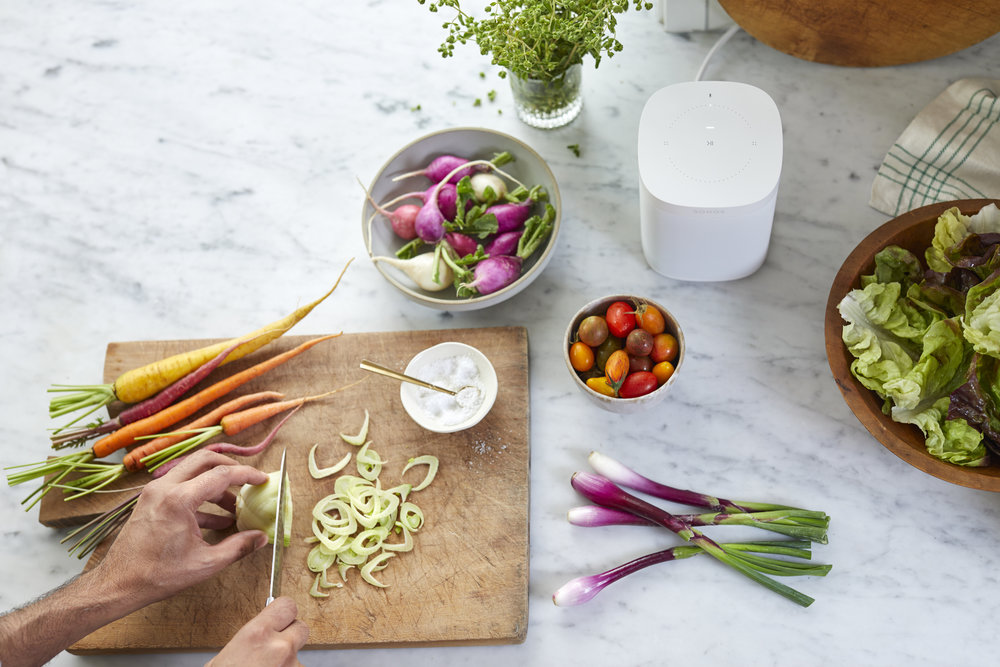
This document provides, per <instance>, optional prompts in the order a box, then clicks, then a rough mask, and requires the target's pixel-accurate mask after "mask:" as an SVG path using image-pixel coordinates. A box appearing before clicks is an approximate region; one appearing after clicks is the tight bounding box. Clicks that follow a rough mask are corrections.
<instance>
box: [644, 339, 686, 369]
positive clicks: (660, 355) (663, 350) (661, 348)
mask: <svg viewBox="0 0 1000 667" xmlns="http://www.w3.org/2000/svg"><path fill="white" fill-rule="evenodd" d="M679 349H680V348H679V344H678V342H677V339H676V338H675V337H674V336H673V334H668V333H661V334H657V335H655V336H653V351H652V352H650V353H649V356H650V357H652V358H653V362H654V363H657V364H658V363H660V362H661V361H673V360H674V359H676V358H677V352H678V350H679Z"/></svg>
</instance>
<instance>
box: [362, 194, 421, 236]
mask: <svg viewBox="0 0 1000 667" xmlns="http://www.w3.org/2000/svg"><path fill="white" fill-rule="evenodd" d="M365 196H366V197H368V202H369V203H370V204H371V205H372V208H374V209H375V211H376V212H378V213H380V214H382V215H384V216H385V217H387V218H389V223H390V224H391V225H392V231H394V232H396V236H398V237H400V238H402V239H406V240H407V241H410V240H412V239H415V238H416V237H417V232H416V230H415V229H414V223H415V222H416V219H417V213H419V212H420V207H419V206H417V205H416V204H403V205H402V206H397V207H396V208H395V209H394V210H392V211H390V210H389V209H388V208H385V207H384V206H380V205H378V204H377V203H375V200H374V199H372V197H371V195H370V194H368V192H367V191H366V192H365Z"/></svg>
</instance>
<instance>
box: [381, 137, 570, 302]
mask: <svg viewBox="0 0 1000 667" xmlns="http://www.w3.org/2000/svg"><path fill="white" fill-rule="evenodd" d="M561 212H562V202H561V200H560V196H559V187H558V185H557V184H556V179H555V176H553V174H552V171H551V170H550V169H549V167H548V165H547V164H546V163H545V160H543V159H542V158H541V156H540V155H538V153H536V152H535V151H534V150H533V149H532V148H530V147H529V146H528V145H527V144H525V143H523V142H521V141H520V140H518V139H516V138H514V137H512V136H509V135H506V134H503V133H502V132H496V131H494V130H487V129H483V128H452V129H447V130H442V131H438V132H433V133H431V134H428V135H426V136H423V137H420V138H419V139H416V140H415V141H413V142H411V143H409V144H407V145H406V146H404V147H403V148H401V149H400V150H399V151H397V152H396V153H395V154H394V155H393V156H392V157H390V158H389V159H388V160H387V161H386V163H385V164H384V165H383V166H382V168H381V169H379V171H378V173H377V174H376V175H375V177H374V178H373V179H372V181H371V184H370V185H369V186H368V188H367V192H366V194H365V201H364V206H363V209H362V218H361V219H362V235H363V237H364V241H365V247H366V249H367V250H368V254H369V256H370V257H371V259H372V262H373V263H374V265H375V268H376V269H377V270H378V271H379V273H381V274H382V276H383V277H384V278H385V279H386V280H387V281H388V282H389V284H390V285H392V286H393V287H394V288H396V289H397V290H399V291H400V292H402V293H403V294H404V295H405V296H406V297H408V298H409V299H411V300H412V301H415V302H416V303H419V304H422V305H424V306H427V307H430V308H435V309H438V310H447V311H465V310H476V309H480V308H486V307H488V306H492V305H494V304H497V303H500V302H502V301H505V300H507V299H509V298H510V297H512V296H514V295H515V294H518V293H519V292H521V291H522V290H523V289H524V288H526V287H527V286H528V285H530V284H531V283H532V282H533V281H534V280H535V279H536V278H537V277H538V275H539V274H540V273H541V272H542V270H543V269H544V268H545V266H546V265H547V264H548V263H549V261H550V260H551V259H552V255H553V251H554V248H555V244H556V238H557V237H558V235H559V225H560V219H561Z"/></svg>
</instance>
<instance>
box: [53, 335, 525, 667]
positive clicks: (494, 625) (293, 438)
mask: <svg viewBox="0 0 1000 667" xmlns="http://www.w3.org/2000/svg"><path fill="white" fill-rule="evenodd" d="M303 340H305V337H302V336H295V337H291V336H290V337H287V338H285V339H281V340H279V341H276V342H275V343H272V344H271V345H269V346H268V347H267V348H265V350H266V355H265V356H270V355H272V354H275V353H277V352H280V351H283V350H285V349H288V348H290V347H292V346H293V345H295V344H298V343H300V342H302V341H303ZM448 340H455V341H460V342H464V343H467V344H469V345H472V346H474V347H476V348H478V349H479V350H481V351H482V352H483V353H484V354H485V355H486V356H487V357H488V358H489V359H490V361H491V362H492V364H493V366H494V368H495V369H496V372H497V377H498V380H499V386H500V391H499V395H498V397H497V400H496V403H495V404H494V407H493V409H492V410H491V412H490V414H489V415H487V417H486V418H485V419H484V420H483V421H482V422H480V424H478V425H477V426H475V427H473V428H471V429H468V430H466V431H462V432H459V433H452V434H437V433H432V432H429V431H426V430H424V429H422V428H421V427H419V426H418V425H416V424H415V423H414V422H413V421H412V420H411V419H410V418H409V416H407V414H406V413H405V412H404V411H403V409H402V406H401V403H400V398H399V383H398V382H397V381H395V380H390V379H389V378H385V377H383V376H380V375H374V374H371V373H366V372H365V371H362V370H360V368H359V366H358V364H359V362H360V360H361V359H370V360H372V361H375V362H376V363H381V364H383V365H385V366H389V367H392V368H399V369H400V370H402V369H403V368H405V366H406V363H407V362H408V361H409V359H410V358H411V357H413V355H415V354H416V353H417V352H420V351H421V350H423V349H425V348H427V347H430V346H432V345H435V344H437V343H440V342H444V341H448ZM194 342H198V341H187V342H184V341H172V342H171V341H166V342H150V341H140V342H132V343H112V344H111V345H109V347H108V358H107V363H106V369H105V370H106V373H107V375H108V376H109V377H115V376H116V375H117V373H118V372H120V371H121V370H124V369H126V368H131V367H134V366H137V365H139V364H141V363H145V362H147V361H150V360H151V359H155V358H160V357H162V356H163V355H164V354H168V353H173V352H176V351H178V350H181V349H190V348H191V347H192V343H194ZM527 345H528V341H527V331H526V330H525V329H524V328H523V327H493V328H482V329H454V330H439V331H415V332H382V333H363V334H345V335H343V336H341V337H339V338H336V339H333V340H330V341H326V342H324V343H321V344H320V345H317V346H316V347H314V348H312V349H311V350H309V351H308V352H306V353H304V354H303V355H302V356H301V357H298V358H296V359H294V360H292V361H290V362H288V363H287V364H285V365H283V366H281V367H279V368H278V369H275V370H274V371H272V372H270V373H268V374H267V375H265V376H263V377H262V378H259V379H257V380H254V381H253V382H252V383H251V384H250V385H247V386H246V387H245V388H244V390H243V392H241V393H249V392H251V391H260V390H265V389H273V390H276V391H281V392H284V393H285V394H286V396H288V397H289V398H292V397H296V396H302V395H312V394H317V393H321V392H323V391H325V390H328V389H335V388H337V387H342V386H345V385H350V384H351V383H354V382H357V381H359V380H360V381H361V382H360V384H356V385H354V386H351V387H350V388H349V389H347V390H345V391H343V392H340V393H337V394H335V395H333V396H330V397H328V398H326V399H323V400H322V401H318V402H316V403H312V404H309V405H307V406H305V407H304V408H303V409H301V410H300V411H299V412H298V413H296V414H295V415H294V416H293V417H292V418H291V419H290V420H289V421H288V422H287V423H286V424H285V426H284V427H283V428H282V429H281V431H280V432H279V433H278V436H277V438H276V439H275V441H274V443H273V444H272V445H271V447H270V448H269V449H268V450H265V452H263V453H262V454H260V455H259V456H258V457H254V458H253V459H252V460H249V461H248V462H249V463H252V464H253V465H255V466H257V467H259V468H261V469H262V470H274V469H277V467H278V465H279V461H280V457H281V450H282V449H283V448H287V451H288V470H289V477H290V483H291V488H292V494H293V508H294V509H293V521H292V526H293V540H292V545H291V547H290V548H288V549H286V550H285V558H284V566H283V585H282V593H283V594H285V595H290V596H291V597H293V598H294V599H295V600H296V602H297V604H298V608H299V618H301V619H302V620H304V621H305V622H306V623H307V624H308V625H309V628H310V633H309V643H308V645H307V648H323V649H328V648H363V647H376V646H393V647H397V646H429V645H451V644H497V643H512V642H520V641H523V640H524V637H525V633H526V631H527V613H528V489H529V486H528V471H529V460H530V457H529V447H528V432H529V428H528V421H529V415H528V405H529V401H528V354H527ZM261 353H264V350H262V351H260V352H259V353H255V355H254V358H253V359H251V360H240V361H237V362H234V363H233V364H232V368H231V369H227V367H223V368H222V369H220V371H223V370H225V373H230V372H232V371H234V370H238V368H239V367H243V366H245V365H248V364H249V363H250V362H251V361H259V359H260V356H259V355H260V354H261ZM220 371H217V373H218V372H220ZM365 409H367V410H368V411H369V413H370V415H371V427H370V430H369V439H370V440H371V441H372V445H371V447H372V449H375V450H376V451H378V452H379V453H380V454H381V455H382V457H383V458H384V459H386V460H387V463H386V465H385V467H384V468H383V472H382V475H381V478H382V479H383V483H384V484H389V483H392V484H395V483H396V480H398V479H399V478H400V476H401V471H402V468H403V466H404V465H405V464H406V462H407V460H408V458H410V457H412V456H417V455H421V454H433V455H435V456H437V457H438V459H439V460H440V464H441V465H440V470H439V472H438V475H437V477H436V479H435V480H434V482H433V483H432V484H431V485H430V486H429V487H428V488H427V489H424V490H422V491H419V492H417V493H414V494H412V496H411V498H410V499H411V500H412V501H413V502H415V503H417V504H418V505H419V506H420V507H421V508H422V510H423V511H424V514H425V519H426V524H425V526H424V528H422V529H421V530H420V531H419V532H418V533H417V534H415V536H414V538H415V539H414V541H415V549H414V551H412V552H409V553H402V554H400V555H398V556H397V557H395V558H393V559H391V560H390V561H389V566H388V567H387V568H386V569H385V570H383V571H381V572H379V573H378V576H379V578H380V579H381V580H382V581H383V582H384V583H386V584H388V587H387V588H384V589H378V588H375V587H373V586H370V585H368V584H366V583H364V582H363V581H361V579H360V578H359V577H358V573H357V571H353V572H349V573H348V583H347V584H346V585H345V586H344V587H343V588H341V589H331V590H330V597H329V598H326V599H316V598H313V597H311V596H310V595H309V588H310V586H311V584H312V582H313V575H312V573H310V572H309V571H308V569H307V568H306V564H305V560H306V555H307V554H308V551H309V549H310V548H311V545H309V544H306V543H305V542H304V541H303V538H304V537H306V536H307V535H309V534H310V532H311V528H310V525H311V520H310V514H311V511H312V508H313V506H314V505H315V504H316V502H317V501H319V500H320V499H321V498H323V497H324V496H325V495H327V494H329V493H332V488H333V483H334V480H335V478H336V476H334V477H330V478H328V479H323V480H314V479H312V477H311V476H310V474H309V471H308V468H307V459H308V453H309V449H310V448H311V447H312V445H313V444H314V443H317V442H319V443H320V444H321V448H320V453H321V454H320V461H319V463H320V465H330V464H332V463H333V462H335V461H336V460H338V459H339V458H340V457H342V456H343V454H344V453H345V452H347V451H352V450H353V451H357V448H354V447H352V446H350V445H347V444H346V443H344V442H343V441H342V440H341V438H340V437H339V433H341V432H347V433H356V432H357V430H358V429H359V427H360V426H361V423H362V420H363V418H364V411H365ZM271 425H272V424H270V423H269V424H266V425H262V426H257V427H254V428H253V429H251V430H250V431H247V432H245V436H246V437H244V438H242V439H241V440H240V442H242V443H243V444H250V443H252V442H256V441H257V440H259V439H261V438H262V437H263V436H264V435H265V434H266V433H267V431H268V430H270V427H271ZM233 441H234V442H236V441H237V440H236V439H234V440H233ZM422 476H423V469H422V467H421V468H418V469H416V470H414V471H411V472H409V473H407V478H406V481H410V482H413V483H416V481H419V480H420V479H422ZM150 539H155V536H150ZM270 556H271V550H270V549H269V548H268V549H262V550H260V551H258V552H256V553H254V554H251V555H250V556H248V557H247V558H245V559H243V560H242V561H239V562H237V563H235V564H234V565H232V566H230V567H229V568H227V569H226V570H224V571H223V572H222V573H220V574H219V575H217V576H216V577H214V578H212V579H210V580H209V581H207V582H204V583H203V584H201V585H199V586H195V587H193V588H191V589H188V590H186V591H183V592H181V593H180V594H178V595H176V596H174V597H172V598H170V599H167V600H164V601H162V602H160V603H157V604H154V605H151V606H149V607H147V608H145V609H143V610H140V611H138V612H136V613H134V614H131V615H129V616H127V617H125V618H123V619H121V620H119V621H117V622H115V623H112V624H111V625H109V626H107V627H105V628H102V629H101V630H98V631H97V632H95V633H93V634H91V635H90V636H88V637H86V638H84V639H83V640H81V641H80V642H78V643H77V644H76V645H75V646H73V647H72V649H71V652H74V653H121V652H140V651H156V652H163V651H178V650H180V651H183V650H216V649H218V648H221V647H222V646H223V645H225V644H226V642H228V641H229V639H230V638H231V637H232V636H233V634H235V632H236V631H237V630H238V629H239V628H240V627H242V625H243V624H244V623H246V622H247V621H248V620H250V619H251V618H252V617H253V616H255V615H256V614H257V613H259V612H260V610H261V609H262V608H263V606H264V600H265V598H266V597H267V584H268V575H269V568H270ZM99 558H100V551H99V552H96V553H95V556H94V560H92V562H91V563H90V564H89V565H90V566H93V565H94V563H95V562H96V559H99ZM331 574H334V573H333V572H331ZM334 576H335V574H334Z"/></svg>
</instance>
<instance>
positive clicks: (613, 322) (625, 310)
mask: <svg viewBox="0 0 1000 667" xmlns="http://www.w3.org/2000/svg"><path fill="white" fill-rule="evenodd" d="M604 319H605V320H607V322H608V330H609V331H611V335H612V336H617V337H618V338H625V337H626V336H628V334H629V332H630V331H632V329H635V313H634V312H633V310H632V304H629V303H626V302H624V301H615V302H614V303H613V304H611V305H610V306H608V311H607V313H605V316H604Z"/></svg>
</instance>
